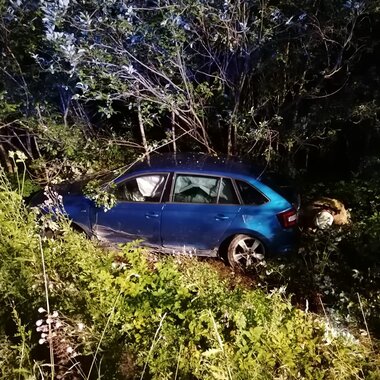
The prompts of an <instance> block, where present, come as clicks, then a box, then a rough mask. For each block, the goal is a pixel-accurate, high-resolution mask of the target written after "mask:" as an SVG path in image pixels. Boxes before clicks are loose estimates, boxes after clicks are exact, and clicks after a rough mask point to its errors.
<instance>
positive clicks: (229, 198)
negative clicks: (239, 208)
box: [218, 178, 239, 204]
mask: <svg viewBox="0 0 380 380" xmlns="http://www.w3.org/2000/svg"><path fill="white" fill-rule="evenodd" d="M218 203H219V204H239V199H238V197H237V195H236V192H235V189H234V186H233V184H232V181H231V180H230V179H229V178H223V179H222V182H221V184H220V191H219V199H218Z"/></svg>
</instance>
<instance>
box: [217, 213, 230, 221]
mask: <svg viewBox="0 0 380 380" xmlns="http://www.w3.org/2000/svg"><path fill="white" fill-rule="evenodd" d="M228 219H230V217H229V216H226V215H223V214H218V215H217V216H216V217H215V220H228Z"/></svg>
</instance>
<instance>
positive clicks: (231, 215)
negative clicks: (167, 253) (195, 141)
mask: <svg viewBox="0 0 380 380" xmlns="http://www.w3.org/2000/svg"><path fill="white" fill-rule="evenodd" d="M240 207H241V206H240V203H239V200H238V197H237V195H236V192H235V188H234V185H233V183H232V181H231V180H230V179H229V178H220V177H217V176H212V175H198V174H176V175H175V177H174V179H173V186H172V194H171V196H170V202H168V203H167V204H165V207H164V209H163V211H162V222H161V238H162V244H163V246H164V247H165V248H173V249H174V250H180V251H186V252H189V251H199V250H200V251H205V250H207V251H210V250H213V249H214V248H216V247H218V246H219V244H220V240H221V238H222V236H223V235H224V233H225V232H226V230H227V229H228V228H229V226H230V225H231V223H232V222H233V220H234V219H235V217H236V215H237V214H238V212H239V210H240ZM199 253H201V252H199Z"/></svg>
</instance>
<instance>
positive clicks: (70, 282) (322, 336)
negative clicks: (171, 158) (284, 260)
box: [0, 173, 379, 379]
mask: <svg viewBox="0 0 380 380" xmlns="http://www.w3.org/2000/svg"><path fill="white" fill-rule="evenodd" d="M0 178H1V181H0V292H1V297H0V299H1V307H0V321H1V324H0V352H1V356H0V357H1V359H0V377H1V378H3V379H11V378H25V379H26V378H28V379H34V378H35V379H45V378H50V377H51V376H53V377H54V376H55V378H59V376H62V377H61V378H74V376H78V377H79V378H85V379H86V378H100V376H103V378H107V379H113V378H115V379H117V378H126V379H134V378H153V379H172V378H181V379H272V378H283V379H293V378H304V379H350V378H359V379H360V378H361V379H371V378H372V379H375V378H377V376H378V375H379V372H376V371H377V369H376V364H378V360H379V357H378V356H377V355H375V354H374V352H373V349H374V347H373V346H371V344H370V341H369V340H368V338H369V337H367V339H362V338H358V337H354V336H353V335H352V334H351V333H349V332H348V331H347V330H345V329H343V328H342V327H337V326H336V325H335V324H334V323H333V322H332V321H331V320H330V319H329V318H325V317H323V316H317V315H315V314H312V313H310V312H303V311H301V310H299V309H297V308H295V307H293V306H292V305H291V303H290V300H289V298H288V297H287V296H285V294H284V288H279V289H273V290H272V291H271V292H265V291H263V290H262V289H259V288H256V289H255V288H253V289H250V288H249V287H248V286H247V285H246V284H244V283H243V282H242V283H239V277H238V278H237V279H236V278H233V277H232V276H231V275H229V276H224V277H223V276H220V274H219V273H218V271H217V270H216V269H215V268H214V267H213V266H212V265H211V264H210V263H207V262H198V261H197V260H195V259H191V258H186V257H182V256H179V257H165V258H159V257H157V256H154V255H150V254H148V253H146V252H143V251H142V250H141V249H140V248H138V247H137V246H133V245H127V246H126V247H124V248H123V249H121V250H119V251H115V250H104V249H101V248H100V247H97V246H95V245H94V244H93V243H92V242H91V241H88V240H86V239H85V238H84V237H83V236H82V235H79V234H76V233H74V232H73V231H71V230H70V227H69V224H68V223H67V222H66V221H65V220H62V221H61V222H60V223H59V225H60V228H61V231H60V234H59V237H58V238H56V239H48V238H46V237H44V238H41V235H40V232H41V228H43V227H44V226H43V225H41V222H40V223H37V222H36V215H35V213H34V212H29V211H28V210H26V208H25V206H24V203H23V201H22V198H21V197H20V196H19V194H18V193H17V192H15V191H12V190H11V189H10V185H9V183H8V182H7V180H6V178H5V176H4V174H3V173H1V177H0ZM43 222H47V220H45V221H43ZM48 343H50V344H48ZM51 364H54V369H53V367H52V366H51ZM65 373H66V374H65Z"/></svg>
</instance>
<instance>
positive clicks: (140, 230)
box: [93, 173, 168, 246]
mask: <svg viewBox="0 0 380 380" xmlns="http://www.w3.org/2000/svg"><path fill="white" fill-rule="evenodd" d="M167 177H168V175H167V174H156V173H154V174H145V175H141V176H136V177H133V178H130V179H127V180H126V181H123V182H121V183H118V184H117V185H116V187H115V188H114V189H113V190H112V192H113V194H114V195H115V197H116V204H115V206H113V207H112V208H111V209H110V210H108V211H106V210H104V209H102V208H97V209H96V212H95V215H94V222H93V231H94V233H95V235H96V236H97V237H98V238H99V239H100V240H103V241H107V242H110V243H125V242H129V241H132V240H136V239H141V240H143V241H144V244H146V245H151V246H159V245H161V239H160V224H161V213H162V208H163V203H161V198H162V194H163V192H164V189H165V185H166V181H167Z"/></svg>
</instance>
